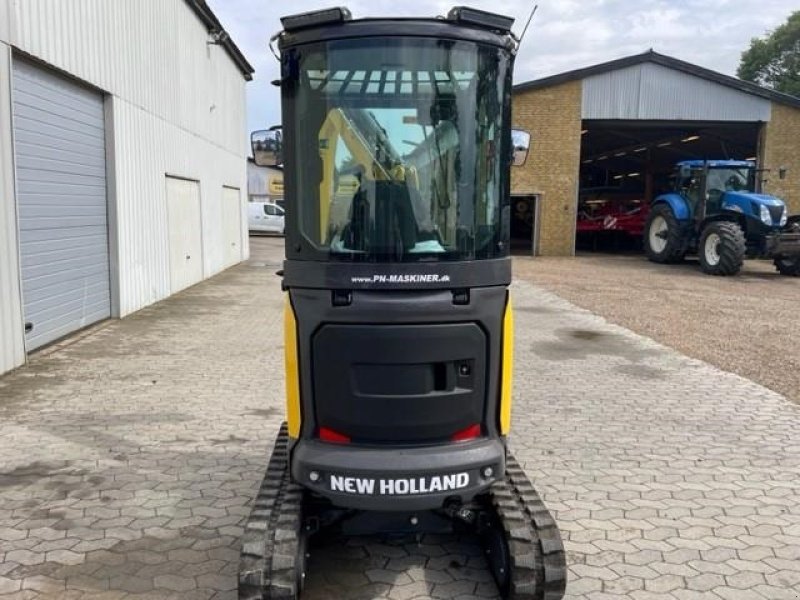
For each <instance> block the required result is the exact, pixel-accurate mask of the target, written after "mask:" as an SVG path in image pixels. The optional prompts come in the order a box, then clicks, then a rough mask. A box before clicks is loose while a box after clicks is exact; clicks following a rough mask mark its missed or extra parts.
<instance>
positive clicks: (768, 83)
mask: <svg viewBox="0 0 800 600" xmlns="http://www.w3.org/2000/svg"><path fill="white" fill-rule="evenodd" d="M736 74H737V75H738V76H739V77H740V78H741V79H744V80H745V81H752V82H753V83H757V84H758V85H762V86H764V87H768V88H771V89H773V90H776V91H778V92H784V93H785V94H791V95H793V96H800V10H798V11H796V12H794V13H792V14H791V15H789V18H788V19H787V21H786V23H784V24H783V25H781V26H780V27H778V28H777V29H776V30H775V31H773V32H772V33H770V34H769V35H767V36H766V37H764V38H753V39H752V40H751V41H750V48H748V49H747V50H745V51H744V52H743V53H742V60H741V63H739V70H738V71H737V73H736Z"/></svg>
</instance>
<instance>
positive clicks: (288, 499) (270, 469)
mask: <svg viewBox="0 0 800 600" xmlns="http://www.w3.org/2000/svg"><path fill="white" fill-rule="evenodd" d="M288 442H289V437H288V431H287V427H286V423H283V425H281V428H280V431H279V432H278V437H277V439H276V440H275V446H274V448H273V450H272V455H271V456H270V460H269V464H268V466H267V473H266V475H265V476H264V480H263V481H262V482H261V487H260V488H259V490H258V495H257V496H256V499H255V501H254V502H253V508H252V510H251V511H250V516H249V517H248V519H247V523H246V524H245V527H244V534H243V536H242V552H241V555H240V561H239V598H240V599H241V600H264V599H270V600H272V599H291V600H294V598H297V596H298V595H299V592H300V587H301V584H300V580H301V577H302V573H301V564H300V562H299V561H301V560H302V557H300V556H299V551H300V548H301V539H300V537H301V535H302V532H301V531H300V528H301V525H302V516H303V515H302V506H303V502H302V500H303V490H302V488H301V487H300V486H298V485H297V484H294V483H292V482H291V479H290V475H289V455H288Z"/></svg>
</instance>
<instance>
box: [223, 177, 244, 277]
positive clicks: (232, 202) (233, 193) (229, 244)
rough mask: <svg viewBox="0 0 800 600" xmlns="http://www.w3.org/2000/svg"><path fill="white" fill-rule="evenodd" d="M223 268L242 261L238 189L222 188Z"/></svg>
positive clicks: (240, 210) (240, 199)
mask: <svg viewBox="0 0 800 600" xmlns="http://www.w3.org/2000/svg"><path fill="white" fill-rule="evenodd" d="M222 221H223V225H224V235H225V241H224V244H225V266H226V267H227V266H230V265H233V264H236V263H238V262H239V261H241V260H242V194H241V192H240V191H239V188H234V187H227V186H226V187H223V188H222Z"/></svg>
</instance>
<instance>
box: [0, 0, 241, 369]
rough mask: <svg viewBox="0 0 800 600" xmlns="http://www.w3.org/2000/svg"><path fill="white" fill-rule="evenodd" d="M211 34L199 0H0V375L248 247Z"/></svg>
mask: <svg viewBox="0 0 800 600" xmlns="http://www.w3.org/2000/svg"><path fill="white" fill-rule="evenodd" d="M221 31H222V26H221V24H220V23H219V21H218V20H217V18H216V17H215V16H214V15H213V13H212V12H211V10H210V9H209V8H208V6H207V5H206V3H205V0H136V2H131V1H130V0H25V1H24V2H19V1H16V0H0V373H2V372H5V371H8V370H10V369H12V368H14V367H16V366H18V365H20V364H23V363H24V362H25V356H26V353H28V352H30V351H32V350H34V349H36V348H39V347H41V346H43V345H45V344H48V343H50V342H52V341H54V340H56V339H58V338H61V337H63V336H64V335H67V334H69V333H70V332H72V331H75V330H77V329H80V328H82V327H85V326H87V325H90V324H92V323H94V322H96V321H99V320H102V319H105V318H108V317H124V316H125V315H128V314H130V313H132V312H134V311H136V310H138V309H140V308H143V307H145V306H147V305H149V304H152V303H154V302H156V301H158V300H161V299H163V298H166V297H167V296H169V295H171V294H174V293H176V292H177V291H179V290H181V289H184V288H186V287H188V286H190V285H192V284H194V283H197V282H199V281H201V280H203V279H205V278H208V277H210V276H212V275H214V274H215V273H218V272H219V271H221V270H223V269H225V268H227V267H229V266H231V265H233V264H236V263H238V262H240V261H241V260H243V259H245V258H247V256H248V253H249V247H248V244H247V227H246V225H244V224H245V223H246V212H245V211H246V202H247V192H246V189H247V167H246V164H247V163H246V141H245V140H246V137H245V135H244V133H245V84H246V82H247V81H248V80H250V79H251V74H252V72H253V70H252V68H251V67H250V65H249V64H248V62H247V60H246V59H245V58H244V56H242V54H241V52H240V51H239V50H238V48H237V47H236V45H235V44H234V43H233V42H232V41H230V39H229V38H228V37H227V35H219V33H220V32H221ZM215 34H216V35H215Z"/></svg>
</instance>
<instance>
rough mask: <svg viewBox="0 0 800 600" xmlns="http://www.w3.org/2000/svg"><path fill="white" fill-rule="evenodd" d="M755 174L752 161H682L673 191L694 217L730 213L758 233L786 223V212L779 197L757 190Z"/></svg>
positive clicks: (750, 229) (753, 232) (749, 231)
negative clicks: (742, 219)
mask: <svg viewBox="0 0 800 600" xmlns="http://www.w3.org/2000/svg"><path fill="white" fill-rule="evenodd" d="M757 174H758V171H757V169H756V164H755V163H754V162H751V161H741V160H718V161H702V160H691V161H683V162H680V163H678V165H677V167H676V174H675V182H676V191H677V192H678V193H679V194H680V195H681V196H682V197H683V198H685V200H686V201H687V203H688V205H689V208H690V209H691V214H692V216H693V218H694V219H695V220H698V221H703V220H705V219H706V218H709V217H715V216H718V215H721V214H725V213H726V212H732V213H735V214H736V215H742V216H743V217H744V219H745V222H744V225H745V231H746V233H748V235H758V234H759V233H760V232H762V231H763V230H764V229H765V228H766V229H779V228H781V227H783V226H784V225H786V220H787V218H788V214H787V212H786V205H785V204H784V202H783V201H782V200H780V199H778V198H776V197H775V196H771V195H768V194H762V193H760V191H759V189H758V188H759V181H758V177H757Z"/></svg>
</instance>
